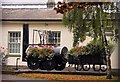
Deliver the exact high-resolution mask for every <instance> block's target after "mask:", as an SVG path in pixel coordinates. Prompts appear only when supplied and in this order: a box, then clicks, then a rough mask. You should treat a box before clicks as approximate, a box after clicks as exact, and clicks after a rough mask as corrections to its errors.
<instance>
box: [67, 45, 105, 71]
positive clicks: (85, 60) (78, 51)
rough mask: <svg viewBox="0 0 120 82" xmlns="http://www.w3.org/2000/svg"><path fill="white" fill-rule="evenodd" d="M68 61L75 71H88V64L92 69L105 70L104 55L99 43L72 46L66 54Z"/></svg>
mask: <svg viewBox="0 0 120 82" xmlns="http://www.w3.org/2000/svg"><path fill="white" fill-rule="evenodd" d="M68 57H69V58H68V63H69V64H74V68H75V69H76V70H77V71H81V70H84V71H88V70H89V69H90V65H92V68H93V70H94V71H100V70H101V71H103V72H104V71H106V70H107V67H106V55H105V52H104V48H101V47H100V46H99V45H97V46H95V45H88V46H81V47H77V48H73V49H71V51H70V54H69V56H68Z"/></svg>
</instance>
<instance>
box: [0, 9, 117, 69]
mask: <svg viewBox="0 0 120 82" xmlns="http://www.w3.org/2000/svg"><path fill="white" fill-rule="evenodd" d="M1 22H2V27H0V38H1V39H0V46H2V47H5V48H8V51H9V54H8V60H7V65H16V59H17V58H20V60H19V65H25V66H26V65H27V63H26V62H23V61H22V55H23V54H22V52H23V51H22V50H23V47H22V44H23V36H24V35H23V26H24V25H28V26H29V36H28V37H29V43H30V44H32V42H33V30H36V29H37V30H47V31H52V32H55V33H56V35H55V37H56V38H57V39H56V41H55V43H59V44H60V46H66V47H68V49H71V48H72V44H73V35H72V33H71V32H70V31H69V29H68V28H67V27H65V26H64V25H63V23H62V15H61V14H56V11H55V10H53V9H52V8H42V9H40V8H3V9H2V21H1ZM90 40H91V38H90V37H87V39H86V40H85V42H83V44H82V43H81V44H80V45H86V44H87V43H88V42H89V41H90ZM35 42H36V43H39V40H38V35H37V34H36V37H35ZM117 49H118V48H117V47H116V51H114V53H113V54H112V56H111V60H112V68H113V69H116V68H118V53H117V51H118V50H117Z"/></svg>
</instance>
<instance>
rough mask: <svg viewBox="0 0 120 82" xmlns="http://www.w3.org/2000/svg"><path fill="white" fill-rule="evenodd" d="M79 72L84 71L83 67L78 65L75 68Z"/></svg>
mask: <svg viewBox="0 0 120 82" xmlns="http://www.w3.org/2000/svg"><path fill="white" fill-rule="evenodd" d="M74 68H75V69H76V70H77V71H81V70H82V69H83V65H76V64H75V67H74Z"/></svg>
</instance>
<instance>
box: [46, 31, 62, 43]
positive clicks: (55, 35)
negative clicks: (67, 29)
mask: <svg viewBox="0 0 120 82" xmlns="http://www.w3.org/2000/svg"><path fill="white" fill-rule="evenodd" d="M48 33H49V36H48V43H49V44H58V45H60V38H61V32H60V31H50V32H48Z"/></svg>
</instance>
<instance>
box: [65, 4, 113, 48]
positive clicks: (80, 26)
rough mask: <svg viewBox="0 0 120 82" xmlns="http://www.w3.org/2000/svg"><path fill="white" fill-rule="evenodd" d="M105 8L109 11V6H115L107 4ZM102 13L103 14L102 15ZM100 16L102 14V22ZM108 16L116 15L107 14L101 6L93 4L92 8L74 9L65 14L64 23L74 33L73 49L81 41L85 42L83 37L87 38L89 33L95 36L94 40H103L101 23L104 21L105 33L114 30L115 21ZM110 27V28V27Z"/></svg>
mask: <svg viewBox="0 0 120 82" xmlns="http://www.w3.org/2000/svg"><path fill="white" fill-rule="evenodd" d="M90 4H92V3H90ZM95 4H98V3H95ZM72 5H73V4H72ZM103 6H104V8H105V9H107V8H109V6H113V5H108V4H107V3H105V4H104V5H103ZM100 11H101V12H102V13H100ZM100 14H102V20H100ZM108 15H110V16H112V15H114V14H110V13H107V12H105V11H104V9H102V10H101V9H100V7H99V5H93V4H92V6H90V5H89V6H87V7H86V8H85V9H79V8H74V9H72V10H71V11H68V12H66V13H64V16H63V23H64V24H65V26H66V27H68V28H69V29H70V31H71V32H73V39H74V42H73V47H75V46H76V45H77V43H78V42H79V41H80V42H83V41H84V40H85V39H83V36H86V32H89V34H90V36H93V38H94V40H97V39H99V38H101V40H102V38H103V36H102V31H101V21H103V28H104V30H105V32H106V31H108V29H109V30H114V28H113V26H114V24H113V21H112V19H110V20H109V19H108ZM112 18H113V17H112ZM108 20H109V21H108ZM108 25H109V26H110V27H108Z"/></svg>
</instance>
